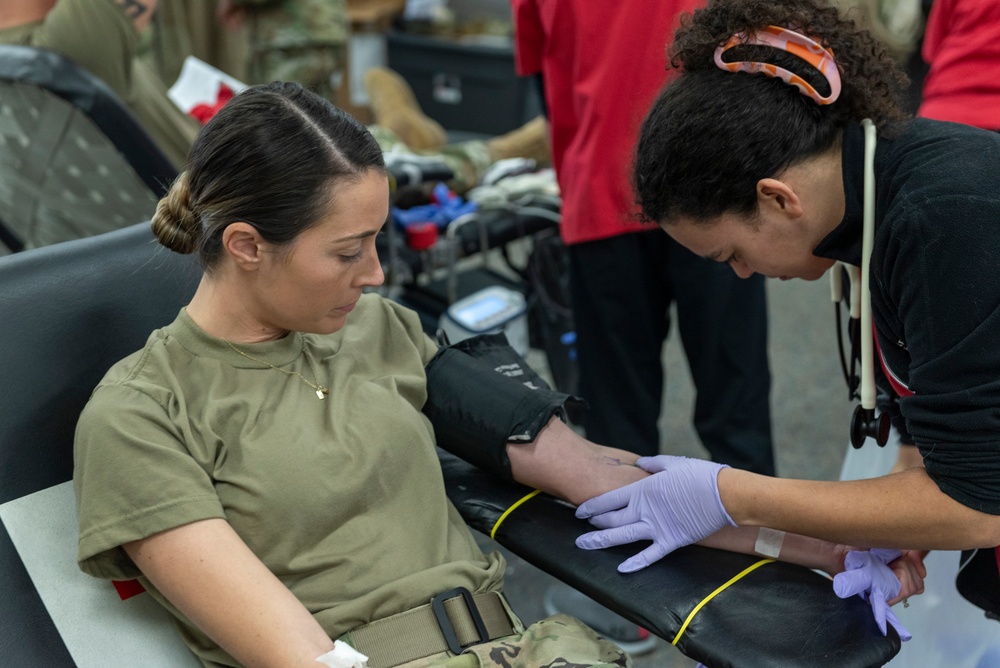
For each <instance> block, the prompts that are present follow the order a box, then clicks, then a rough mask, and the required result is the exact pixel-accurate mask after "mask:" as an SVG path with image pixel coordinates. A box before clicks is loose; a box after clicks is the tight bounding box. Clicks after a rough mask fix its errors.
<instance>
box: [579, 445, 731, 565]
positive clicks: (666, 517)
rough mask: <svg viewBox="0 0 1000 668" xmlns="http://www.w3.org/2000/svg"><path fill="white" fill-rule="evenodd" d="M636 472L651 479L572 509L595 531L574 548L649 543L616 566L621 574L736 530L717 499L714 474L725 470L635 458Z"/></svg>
mask: <svg viewBox="0 0 1000 668" xmlns="http://www.w3.org/2000/svg"><path fill="white" fill-rule="evenodd" d="M636 466H638V467H639V468H641V469H643V470H645V471H648V472H650V473H653V474H654V475H651V476H649V477H648V478H645V479H643V480H640V481H638V482H634V483H632V484H631V485H626V486H624V487H621V488H619V489H615V490H612V491H610V492H608V493H606V494H602V495H600V496H597V497H594V498H593V499H590V500H589V501H586V502H584V503H583V504H582V505H580V507H579V508H577V510H576V516H577V517H579V518H581V519H589V520H590V523H591V524H593V525H594V526H596V527H598V528H599V529H600V531H592V532H590V533H586V534H584V535H582V536H580V537H579V538H577V539H576V545H577V547H581V548H583V549H585V550H596V549H601V548H605V547H611V546H614V545H624V544H626V543H633V542H635V541H638V540H651V541H653V544H652V545H651V546H650V547H648V548H646V549H645V550H643V551H642V552H640V553H638V554H636V555H635V556H633V557H631V558H629V559H627V560H625V561H624V562H622V563H621V564H620V565H619V566H618V570H619V571H620V572H622V573H631V572H634V571H637V570H640V569H642V568H645V567H646V566H649V565H650V564H652V563H653V562H655V561H657V560H659V559H662V558H663V557H665V556H666V555H668V554H670V553H671V552H673V551H674V550H676V549H677V548H679V547H684V546H685V545H690V544H692V543H697V542H698V541H700V540H701V539H703V538H705V537H707V536H710V535H712V534H713V533H715V532H716V531H718V530H719V529H721V528H723V527H726V526H736V523H735V522H733V520H732V518H731V517H730V516H729V513H727V512H726V509H725V508H724V507H723V505H722V501H721V499H720V498H719V482H718V480H719V471H720V470H721V469H723V468H728V467H726V466H724V465H722V464H716V463H715V462H710V461H706V460H702V459H692V458H688V457H675V456H670V455H659V456H657V457H640V458H639V460H638V461H637V462H636Z"/></svg>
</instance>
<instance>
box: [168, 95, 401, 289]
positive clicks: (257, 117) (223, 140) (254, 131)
mask: <svg viewBox="0 0 1000 668" xmlns="http://www.w3.org/2000/svg"><path fill="white" fill-rule="evenodd" d="M372 169H376V170H380V171H384V170H385V165H384V162H383V159H382V151H381V149H380V148H379V146H378V143H377V142H376V141H375V138H374V137H373V136H372V135H371V133H370V132H368V129H367V128H366V127H365V126H364V125H362V124H361V123H359V122H358V121H357V120H356V119H355V118H354V117H353V116H351V115H350V114H348V113H346V112H345V111H343V110H341V109H338V108H337V107H335V106H333V105H332V104H330V103H329V102H328V101H326V100H324V99H323V98H321V97H319V96H318V95H316V94H314V93H311V92H309V91H307V90H305V89H303V88H302V87H301V86H299V85H298V84H294V83H284V82H274V83H271V84H267V85H264V86H252V87H250V88H248V89H246V90H245V91H243V92H242V93H240V94H239V95H237V96H235V97H234V98H233V99H232V100H230V101H229V102H228V103H227V104H226V105H225V106H224V107H223V108H222V109H221V110H220V111H219V112H218V113H217V114H216V115H215V116H214V117H213V118H212V120H210V121H209V122H208V123H207V124H206V125H205V127H204V128H202V130H201V132H200V133H199V135H198V138H197V139H196V140H195V142H194V145H193V146H192V147H191V151H190V153H189V155H188V161H187V167H186V170H185V172H184V174H182V175H181V177H180V178H178V179H177V181H176V182H175V183H174V185H173V187H172V188H171V189H170V192H169V193H168V194H167V196H166V197H164V198H163V200H161V201H160V204H159V205H158V207H157V211H156V215H155V216H154V218H153V230H154V232H155V233H156V236H157V238H159V239H160V241H161V243H163V244H164V245H165V246H167V247H169V248H171V249H173V250H175V251H177V252H180V253H191V252H195V251H197V252H198V255H199V260H200V262H201V264H202V265H203V266H204V267H205V268H206V269H207V270H209V271H210V270H211V269H212V267H213V266H214V265H215V264H216V262H217V261H218V259H219V257H220V253H221V238H222V232H223V230H225V228H226V227H227V226H228V225H230V224H231V223H234V222H238V221H242V222H245V223H248V224H250V225H253V226H254V227H255V228H256V229H257V231H258V232H259V233H260V235H261V236H262V237H263V238H264V239H265V240H267V241H269V242H271V243H274V244H276V245H282V244H287V243H289V242H291V241H292V240H293V239H295V237H297V236H298V235H299V234H300V233H302V231H304V230H305V229H307V228H308V227H310V226H311V225H313V224H315V223H316V222H318V221H319V220H320V219H321V218H322V217H323V215H325V214H326V213H327V211H328V210H329V207H330V204H331V201H332V197H333V191H334V190H335V187H336V186H337V185H339V184H341V183H345V182H351V181H357V180H358V179H360V178H361V176H362V175H363V174H365V173H366V172H368V171H369V170H372Z"/></svg>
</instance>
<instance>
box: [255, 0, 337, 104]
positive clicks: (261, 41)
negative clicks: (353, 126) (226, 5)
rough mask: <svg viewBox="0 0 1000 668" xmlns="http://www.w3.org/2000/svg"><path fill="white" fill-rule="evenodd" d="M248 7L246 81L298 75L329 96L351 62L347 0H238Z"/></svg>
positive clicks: (305, 83) (299, 79)
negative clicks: (348, 50) (348, 44)
mask: <svg viewBox="0 0 1000 668" xmlns="http://www.w3.org/2000/svg"><path fill="white" fill-rule="evenodd" d="M235 4H237V5H239V6H241V7H243V8H244V9H246V12H247V17H246V27H247V40H248V47H249V62H248V67H247V70H248V71H247V82H248V83H251V84H257V83H268V82H271V81H295V82H298V83H300V84H302V85H303V86H304V87H306V88H308V89H310V90H312V91H314V92H316V93H317V94H319V95H321V96H323V97H325V98H326V99H328V100H331V101H333V100H334V94H335V93H336V91H337V89H338V88H339V87H340V83H341V81H342V80H343V77H344V68H345V67H346V62H347V39H348V36H349V35H350V29H351V26H350V20H349V19H348V16H347V3H346V0H235Z"/></svg>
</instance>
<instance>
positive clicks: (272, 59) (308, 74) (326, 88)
mask: <svg viewBox="0 0 1000 668" xmlns="http://www.w3.org/2000/svg"><path fill="white" fill-rule="evenodd" d="M346 50H347V47H346V46H345V45H329V46H303V47H287V48H267V49H256V50H253V51H252V53H251V55H250V64H249V79H250V82H251V83H270V82H271V81H294V82H296V83H299V84H301V85H302V86H303V87H304V88H308V89H309V90H311V91H313V92H314V93H316V94H317V95H319V96H321V97H324V98H326V99H327V100H330V101H331V102H332V101H334V96H335V94H336V92H337V90H338V89H339V88H340V85H341V82H342V81H343V78H344V66H345V63H346V60H347V51H346Z"/></svg>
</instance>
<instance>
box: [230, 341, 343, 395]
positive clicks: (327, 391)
mask: <svg viewBox="0 0 1000 668" xmlns="http://www.w3.org/2000/svg"><path fill="white" fill-rule="evenodd" d="M226 344H228V345H229V347H230V348H232V349H233V350H235V351H236V352H238V353H239V354H240V355H243V357H246V358H247V359H248V360H251V361H253V362H256V363H257V364H263V365H264V366H267V367H271V368H272V369H274V370H275V371H280V372H281V373H283V374H285V375H286V376H298V377H299V378H300V379H302V382H303V383H305V384H306V385H308V386H309V387H311V388H312V389H314V390H316V396H317V397H319V398H320V399H326V397H327V395H328V394H330V388H328V387H324V386H322V385H319V374H318V373H316V367H314V366H313V363H312V360H311V359H309V356H308V355H306V344H305V342H304V341H303V342H302V352H301V353H299V354H300V355H302V356H303V357H305V358H306V364H308V365H309V370H310V371H312V375H313V378H315V379H316V382H315V383H313V382H311V381H310V380H309V379H308V378H306V377H305V376H303V375H302V374H301V373H299V372H298V371H289V370H288V369H282V368H281V367H277V366H274V365H273V364H271V363H270V362H265V361H264V360H259V359H257V358H256V357H254V356H253V355H248V354H247V353H245V352H243V351H242V350H240V349H239V348H237V347H236V346H234V345H233V344H232V343H230V342H229V341H226Z"/></svg>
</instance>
